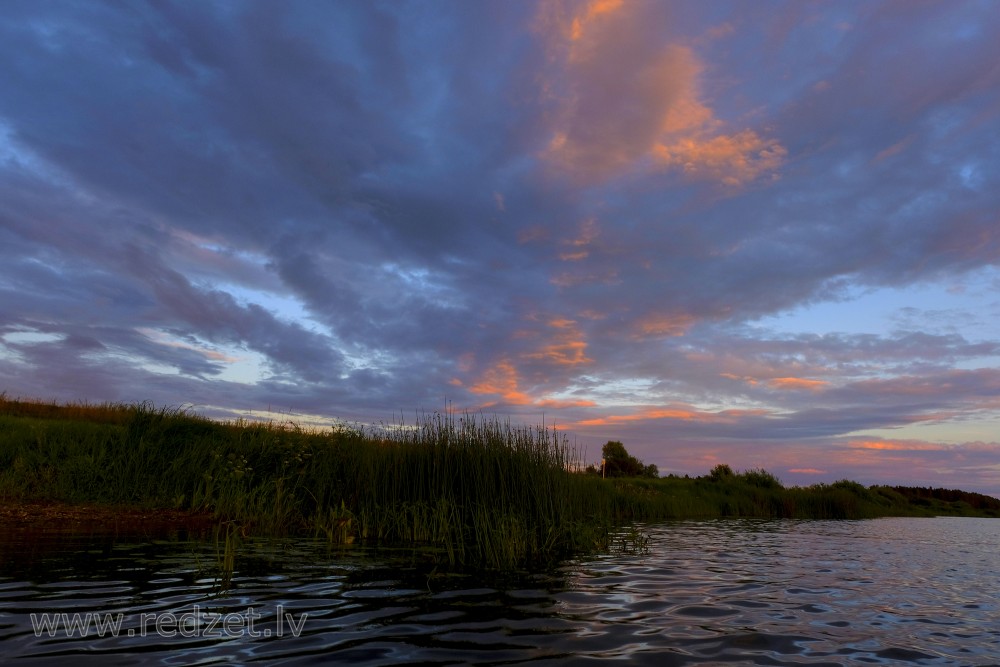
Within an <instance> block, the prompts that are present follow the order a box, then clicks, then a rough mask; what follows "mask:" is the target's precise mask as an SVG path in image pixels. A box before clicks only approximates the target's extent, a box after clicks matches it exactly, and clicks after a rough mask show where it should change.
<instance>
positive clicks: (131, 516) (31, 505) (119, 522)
mask: <svg viewBox="0 0 1000 667" xmlns="http://www.w3.org/2000/svg"><path fill="white" fill-rule="evenodd" d="M219 522H220V521H219V519H217V518H216V517H215V516H214V515H213V514H212V513H211V512H207V511H190V510H176V509H162V508H146V507H138V506H134V505H102V504H99V503H67V502H63V501H56V500H10V499H4V500H0V531H3V532H11V531H15V532H69V533H76V532H90V533H107V534H124V535H144V534H150V533H154V534H160V533H164V532H172V531H177V530H183V531H188V532H192V533H201V532H205V531H209V530H211V529H213V528H215V527H216V526H217V525H218V524H219Z"/></svg>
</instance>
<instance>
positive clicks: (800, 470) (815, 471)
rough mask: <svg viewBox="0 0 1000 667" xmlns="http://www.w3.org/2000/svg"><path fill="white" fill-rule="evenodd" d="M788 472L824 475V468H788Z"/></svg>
mask: <svg viewBox="0 0 1000 667" xmlns="http://www.w3.org/2000/svg"><path fill="white" fill-rule="evenodd" d="M788 472H793V473H798V474H800V475H825V474H826V471H825V470H820V469H819V468H790V469H789V470H788Z"/></svg>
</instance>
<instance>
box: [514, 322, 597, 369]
mask: <svg viewBox="0 0 1000 667" xmlns="http://www.w3.org/2000/svg"><path fill="white" fill-rule="evenodd" d="M548 327H549V328H550V329H554V330H555V331H553V332H550V338H549V340H551V341H552V342H550V343H548V344H546V345H543V346H541V347H540V348H539V349H537V350H536V351H534V352H528V353H525V354H524V355H522V356H523V358H525V359H531V360H536V361H547V362H549V363H552V364H556V365H559V366H576V365H578V364H589V363H592V362H593V361H594V360H593V359H591V358H590V357H588V356H587V341H586V340H585V339H584V336H583V332H582V331H581V330H580V328H579V327H578V326H577V324H576V321H575V320H570V319H566V318H553V319H552V320H550V321H549V322H548Z"/></svg>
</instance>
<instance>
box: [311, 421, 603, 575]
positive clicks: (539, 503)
mask: <svg viewBox="0 0 1000 667" xmlns="http://www.w3.org/2000/svg"><path fill="white" fill-rule="evenodd" d="M334 440H335V441H336V442H335V444H334V445H333V446H330V447H325V448H321V449H318V450H314V451H312V452H311V455H312V465H310V466H309V469H308V475H307V476H306V477H305V478H304V479H302V480H301V484H302V486H303V487H304V488H307V489H311V490H313V493H315V495H314V496H310V497H309V501H311V502H309V503H308V504H309V505H310V507H309V509H308V510H306V512H307V514H311V515H312V516H314V517H315V521H316V524H317V527H318V528H319V530H320V531H321V532H323V533H325V534H327V535H330V536H332V537H335V538H336V537H339V538H341V539H342V538H343V537H345V536H347V537H351V536H353V537H355V538H357V539H362V540H375V541H378V542H390V543H394V542H403V541H405V542H417V543H427V544H434V545H437V546H438V547H439V548H440V549H442V550H443V552H444V553H445V554H446V555H447V558H448V560H449V561H451V562H453V563H476V564H485V565H487V566H490V567H497V568H506V567H510V566H511V565H514V564H518V563H524V562H527V561H535V560H545V559H550V558H553V557H557V556H564V555H567V554H570V553H574V552H578V551H580V550H585V549H593V548H594V547H595V546H601V545H602V544H603V543H604V541H606V539H607V533H608V529H609V527H610V523H609V521H608V520H607V518H604V519H598V518H597V517H596V516H595V515H592V514H589V513H588V512H587V503H586V502H585V500H586V498H585V497H583V496H581V493H580V490H581V489H580V488H579V484H578V482H579V481H580V480H579V479H578V478H577V477H578V476H574V475H572V474H571V473H569V472H568V471H567V468H568V467H569V465H570V464H571V463H572V461H571V452H570V451H569V449H568V447H567V446H566V443H565V440H564V439H563V438H562V437H561V436H560V435H559V434H558V433H556V432H555V431H554V430H546V429H543V428H535V429H531V428H526V427H521V428H515V427H513V426H511V425H510V423H509V422H501V421H499V420H495V419H494V420H487V419H477V418H471V417H469V416H465V417H462V418H459V419H453V418H450V417H444V416H441V415H437V416H435V417H432V418H429V419H425V420H424V421H423V422H421V423H419V424H417V425H415V426H412V427H406V426H403V425H397V426H393V427H390V428H382V429H376V430H372V431H368V432H364V431H361V430H351V429H341V430H340V431H339V432H337V433H336V434H335V436H334ZM347 526H351V528H352V530H351V531H345V528H346V527H347Z"/></svg>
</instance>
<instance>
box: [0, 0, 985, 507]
mask: <svg viewBox="0 0 1000 667" xmlns="http://www.w3.org/2000/svg"><path fill="white" fill-rule="evenodd" d="M725 13H726V16H725V21H724V22H723V21H721V20H720V18H719V14H718V12H717V11H715V10H714V9H712V8H711V7H710V6H709V5H703V4H699V3H688V4H677V3H635V2H624V1H623V2H615V1H605V2H544V3H539V4H529V3H492V4H480V3H455V4H454V5H452V6H450V8H449V11H448V12H438V13H429V12H427V11H426V9H425V8H424V7H422V6H421V5H419V4H397V5H393V6H391V7H385V6H379V5H376V4H358V5H343V4H338V3H334V4H326V5H322V4H319V5H313V4H298V3H294V4H289V5H245V6H244V5H238V6H237V5H234V6H225V7H223V6H219V5H201V4H187V5H184V4H181V5H169V4H168V5H163V4H156V3H153V4H141V3H140V4H135V5H134V6H130V7H129V9H128V10H127V11H126V10H123V9H122V8H120V7H117V6H114V5H98V4H95V5H86V4H80V5H71V4H60V5H52V4H45V3H41V4H39V3H34V4H33V3H26V4H21V5H17V6H16V7H11V8H10V9H9V10H8V12H7V14H6V15H5V21H3V22H2V24H0V59H2V62H4V63H5V65H4V74H5V79H4V84H5V85H4V94H3V95H2V96H0V258H2V260H3V261H2V262H0V377H3V378H4V382H5V386H3V387H0V390H6V391H8V393H10V394H22V395H33V396H41V397H46V398H50V397H55V398H60V399H65V400H78V399H81V398H91V399H94V400H144V399H150V400H154V401H156V402H158V403H164V404H179V403H193V404H196V405H199V406H205V409H206V410H207V409H211V410H213V411H215V412H214V414H225V415H232V414H241V413H242V412H244V411H248V410H262V409H264V406H268V405H272V406H277V405H281V406H285V407H286V408H287V409H288V410H291V411H294V412H296V413H298V414H309V415H330V416H334V417H344V418H347V419H350V420H353V419H360V420H370V421H375V422H378V421H381V420H385V419H386V417H387V415H390V414H394V413H395V411H397V410H399V411H402V410H406V411H409V410H418V411H419V410H424V409H428V410H434V409H441V408H442V406H443V405H444V403H445V402H446V401H450V402H451V404H452V405H457V406H460V407H461V408H464V407H468V408H470V409H492V410H495V411H497V412H502V413H504V414H505V415H509V416H510V417H511V418H512V419H515V420H525V421H529V422H530V421H536V420H538V419H540V418H541V416H542V415H543V414H546V415H548V414H551V412H553V411H555V412H557V414H558V418H559V422H560V423H562V424H568V425H572V426H571V427H568V428H571V429H572V436H573V437H574V438H579V439H580V442H581V443H584V444H587V443H589V445H590V446H598V447H599V445H600V444H601V440H602V439H617V440H623V441H624V442H626V444H627V445H628V446H629V451H633V452H635V453H636V454H637V455H639V456H640V458H643V459H644V460H647V461H649V462H654V463H657V464H658V465H661V468H662V469H664V470H670V469H671V467H672V468H673V469H677V470H687V471H690V472H699V471H701V472H704V471H705V470H707V469H709V468H710V467H711V464H713V462H715V463H718V462H730V463H732V464H733V465H737V466H739V467H765V468H769V469H771V468H773V469H775V470H778V471H781V470H788V471H799V472H789V473H787V474H788V475H792V477H791V479H795V476H796V475H801V478H802V479H803V480H806V481H807V482H808V483H812V482H815V481H824V480H831V479H837V478H838V477H847V476H852V475H859V476H863V477H865V479H870V480H873V481H877V478H878V476H879V475H885V476H887V477H893V476H895V477H893V478H894V479H896V478H898V479H904V478H906V477H907V475H910V476H911V477H912V478H913V479H917V477H918V476H919V478H920V479H926V480H934V479H939V480H942V481H944V480H958V481H960V480H961V475H963V474H970V475H971V477H969V479H970V480H974V483H975V484H977V485H980V487H981V488H992V489H1000V479H998V478H997V475H996V474H995V471H993V472H990V470H992V469H991V468H990V467H989V466H990V465H991V464H990V463H989V462H988V455H989V453H990V452H991V451H994V449H991V448H992V447H993V446H992V445H990V444H989V443H990V442H991V441H992V440H993V438H992V436H991V435H990V433H991V432H992V430H995V428H994V427H995V425H996V424H997V423H998V421H997V420H998V419H1000V417H998V415H1000V405H998V403H997V399H996V396H997V395H998V393H1000V385H998V383H997V372H998V370H997V369H998V359H1000V340H998V338H997V336H996V334H995V331H996V330H997V327H996V320H997V318H998V317H1000V306H998V304H997V300H996V286H997V284H998V283H997V281H998V277H997V276H998V274H997V269H996V267H997V263H998V260H1000V231H998V230H1000V226H998V225H997V211H998V210H1000V197H998V195H997V193H1000V170H998V169H997V167H996V165H998V164H1000V143H998V141H997V137H996V136H995V132H994V131H993V128H994V127H996V124H997V123H996V121H997V118H998V115H1000V78H998V76H1000V75H998V73H997V70H996V67H995V66H994V63H996V62H998V60H1000V46H998V43H997V41H996V40H995V39H993V38H992V33H990V31H989V30H988V29H987V27H988V26H991V25H996V24H997V23H998V21H1000V8H998V7H997V6H995V5H991V4H976V3H968V4H963V5H961V6H955V7H952V6H948V7H947V8H946V7H944V6H939V5H933V4H930V5H921V6H919V7H917V8H908V9H907V10H906V11H905V12H903V13H901V12H900V9H899V8H898V7H895V6H893V5H873V6H871V7H863V8H862V7H854V6H842V5H822V6H805V5H803V6H798V5H795V6H789V7H787V8H786V11H783V12H781V13H780V16H779V15H776V14H775V13H774V12H771V11H769V10H767V8H765V7H762V6H759V5H757V4H755V3H745V4H739V5H734V6H732V7H729V8H728V9H727V10H726V12H725ZM900 25H904V26H905V27H906V30H900V29H899V26H900ZM847 26H849V28H848V27H847ZM831 313H833V315H831ZM991 429H992V430H991ZM851 442H855V443H861V442H868V443H889V445H891V447H895V449H893V448H890V447H889V446H887V447H885V448H882V449H876V448H873V447H867V448H863V447H858V446H850V444H849V443H851ZM977 442H982V443H986V444H984V445H982V446H981V447H980V446H978V445H976V444H975V443H977ZM907 443H931V444H932V445H941V447H943V449H941V450H940V451H939V450H935V449H932V448H929V447H927V448H922V447H923V446H922V445H921V446H917V445H909V444H907ZM963 457H964V459H963ZM907 461H912V462H913V464H914V467H913V468H912V473H911V472H910V471H911V468H909V467H907V465H906V463H907ZM977 466H978V467H977ZM810 469H814V470H823V471H826V472H825V473H818V472H817V473H809V472H802V471H806V470H810ZM970 470H971V471H972V472H969V471H970ZM935 471H938V472H935ZM936 475H937V477H935V476H936Z"/></svg>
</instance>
